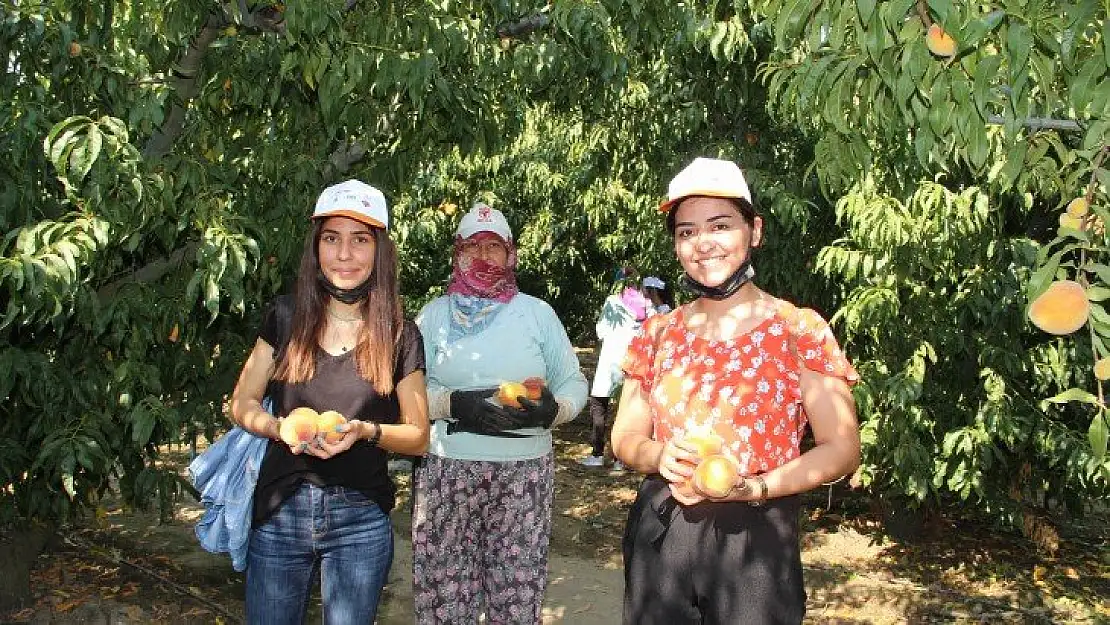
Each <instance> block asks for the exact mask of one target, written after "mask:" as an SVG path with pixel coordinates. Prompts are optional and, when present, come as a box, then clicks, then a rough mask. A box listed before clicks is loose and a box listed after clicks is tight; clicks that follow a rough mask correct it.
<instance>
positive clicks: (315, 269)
mask: <svg viewBox="0 0 1110 625" xmlns="http://www.w3.org/2000/svg"><path fill="white" fill-rule="evenodd" d="M312 217H313V227H312V231H311V232H310V234H309V237H308V239H307V241H306V243H305V249H304V254H303V256H302V258H301V266H300V271H299V274H298V277H297V284H296V288H295V292H294V295H293V296H292V297H290V296H283V297H279V298H277V299H276V300H274V302H272V303H271V305H270V307H269V308H268V309H267V311H266V314H265V317H264V319H263V322H262V328H261V330H260V332H259V338H258V340H257V342H256V343H255V346H254V349H253V350H252V352H251V354H250V357H249V358H248V359H247V362H246V364H245V365H244V366H243V371H242V373H241V374H240V376H239V382H238V384H236V387H235V391H234V393H233V395H232V399H231V414H232V418H233V419H234V421H235V422H236V423H237V424H238V425H240V426H241V427H243V428H244V429H246V430H249V431H251V432H253V433H255V434H257V435H259V436H265V437H268V438H270V439H273V440H272V441H271V443H270V445H269V448H268V450H267V452H266V457H265V459H264V460H263V462H262V466H261V468H260V470H259V475H258V482H257V485H256V487H255V491H254V518H253V527H252V530H251V538H250V545H249V548H248V553H247V588H246V604H247V606H246V607H247V620H248V622H250V623H265V624H266V625H274V624H282V623H301V622H303V620H304V616H305V612H306V609H307V606H308V598H309V593H310V591H311V588H312V584H313V581H314V578H315V576H316V575H317V573H319V575H320V588H321V595H322V599H323V608H324V622H327V623H372V622H373V621H374V616H375V614H376V612H377V605H378V600H379V598H380V596H381V590H382V587H383V586H384V585H385V581H386V578H387V575H388V572H389V566H390V563H391V562H392V558H393V530H392V526H391V525H390V522H389V511H390V510H391V509H392V508H393V503H394V493H395V488H394V485H393V483H392V480H391V479H390V477H389V474H388V472H387V470H386V450H389V451H395V452H398V453H402V454H409V455H421V454H423V453H424V452H425V451H426V449H427V446H428V411H427V396H426V393H425V387H424V348H423V341H422V339H421V336H420V331H419V330H418V329H417V327H416V325H415V324H413V323H412V322H410V321H405V320H404V319H403V318H402V316H401V306H400V301H399V296H398V289H397V261H396V250H395V248H394V246H393V243H392V241H391V240H390V239H389V235H388V232H387V228H388V223H389V222H388V212H387V208H386V204H385V198H384V197H383V196H382V194H381V192H380V191H378V190H377V189H375V188H373V187H371V186H369V185H366V184H363V183H361V182H359V181H357V180H349V181H347V182H344V183H340V184H337V185H334V186H332V187H328V188H327V189H325V190H324V192H323V193H322V194H321V195H320V197H319V199H318V200H317V202H316V209H315V212H314V213H313V216H312ZM264 396H267V397H269V398H270V399H271V400H272V402H273V407H272V408H273V414H274V415H277V417H275V416H272V415H271V414H269V413H268V412H266V411H265V410H264V409H263V408H262V399H263V397H264ZM299 407H307V408H312V409H313V410H315V411H317V412H324V411H327V410H334V411H337V412H339V413H340V414H342V415H343V416H344V417H346V418H347V419H348V422H347V423H346V424H344V425H341V426H338V427H337V428H336V433H339V434H342V436H341V437H340V438H339V439H338V440H336V441H335V442H328V441H327V440H325V439H324V436H323V434H324V433H320V434H319V435H318V436H317V437H316V439H315V440H314V441H313V442H312V443H310V444H308V445H307V446H305V445H302V444H300V443H298V444H296V445H292V446H291V445H287V444H286V443H284V442H282V441H281V438H280V419H279V417H284V416H285V415H288V414H289V412H290V411H292V410H293V409H295V408H299Z"/></svg>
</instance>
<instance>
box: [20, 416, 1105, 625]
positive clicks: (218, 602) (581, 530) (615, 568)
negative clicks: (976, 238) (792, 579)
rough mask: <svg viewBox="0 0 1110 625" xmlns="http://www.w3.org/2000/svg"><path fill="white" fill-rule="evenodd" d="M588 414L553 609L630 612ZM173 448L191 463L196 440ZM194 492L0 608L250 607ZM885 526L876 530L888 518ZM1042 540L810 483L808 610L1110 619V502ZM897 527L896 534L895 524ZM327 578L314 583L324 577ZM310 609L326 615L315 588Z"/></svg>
mask: <svg viewBox="0 0 1110 625" xmlns="http://www.w3.org/2000/svg"><path fill="white" fill-rule="evenodd" d="M586 419H587V416H586V415H585V414H583V415H582V416H581V417H580V418H579V419H578V420H577V421H574V422H572V423H569V424H566V425H564V426H561V427H560V428H559V429H557V430H556V434H557V436H556V450H555V453H556V478H555V483H556V493H555V508H554V517H555V518H554V524H553V526H554V529H553V533H552V539H551V558H550V580H551V581H550V586H549V589H548V593H547V596H546V602H545V609H544V622H545V623H568V624H573V625H610V624H613V623H619V622H620V609H621V593H622V591H623V583H624V581H623V576H622V570H621V556H620V541H621V533H622V531H623V527H624V522H625V517H626V514H627V510H628V506H629V504H630V503H631V502H632V500H633V498H634V497H635V493H636V487H637V485H638V483H639V479H640V478H639V477H638V476H637V475H635V474H631V473H611V472H610V471H609V469H608V468H606V469H596V468H593V469H591V468H586V467H582V466H579V465H578V464H577V463H576V462H575V460H576V459H578V458H580V457H582V456H583V455H584V454H585V453H587V451H588V449H589V447H588V444H587V443H586V441H587V439H588V436H589V426H588V424H587V423H586ZM166 452H167V453H165V454H164V457H165V461H166V462H169V463H172V465H173V466H175V467H179V468H180V469H181V470H182V471H184V468H185V466H186V465H187V464H188V460H189V458H188V450H187V449H169V450H166ZM410 477H411V476H410V474H408V473H407V472H404V471H401V472H399V473H398V474H396V478H397V480H398V483H399V486H400V492H399V497H398V505H397V509H396V510H395V512H394V515H393V523H394V527H395V529H396V536H397V543H396V556H395V559H394V563H393V568H392V570H391V572H390V579H389V584H388V586H387V587H386V591H385V596H384V598H383V603H382V608H381V612H380V614H379V619H378V623H381V624H383V625H400V624H410V623H412V622H413V613H412V584H411V570H412V569H411V563H412V555H411V545H410V541H409V528H410V512H409V511H410V504H411V497H410V490H409V485H410ZM200 515H201V508H200V506H199V504H197V503H196V502H193V501H191V500H187V501H184V502H182V503H181V504H180V505H179V506H178V507H177V509H176V510H175V514H174V518H173V519H172V520H170V521H169V522H166V523H159V522H158V519H157V515H156V514H155V513H154V512H152V511H151V512H147V511H138V510H130V509H124V508H122V507H119V506H118V505H117V506H109V507H108V508H107V510H106V514H103V515H100V516H98V517H97V518H93V519H90V520H89V522H88V523H86V524H83V525H81V526H74V527H67V528H65V529H63V530H62V531H60V532H58V535H57V537H56V538H55V539H54V540H53V541H52V542H51V544H50V545H49V546H48V548H47V549H46V550H45V551H44V552H43V553H42V555H40V556H39V558H38V560H37V561H36V563H35V567H34V569H33V571H32V582H31V583H32V588H33V597H32V598H31V599H30V600H29V603H28V604H27V605H26V606H25V607H23V608H21V609H18V610H14V611H12V612H9V613H7V614H0V623H35V624H40V623H41V624H46V623H52V624H63V623H65V624H69V623H82V624H84V623H111V624H113V625H117V624H124V623H170V624H178V623H181V624H185V623H196V624H202V623H203V624H209V623H237V622H241V620H242V614H243V600H242V599H243V575H241V574H237V573H235V572H234V571H233V570H232V568H231V561H230V559H229V558H227V557H226V556H223V555H214V554H209V553H207V552H205V551H203V550H201V548H200V547H199V545H198V544H197V541H196V538H195V536H194V534H193V524H194V523H195V521H196V520H197V519H198V518H199V517H200ZM884 520H885V521H886V524H885V527H886V529H887V534H886V535H884V534H883V533H882V532H881V528H882V527H884V525H883V521H884ZM1053 520H1054V521H1055V522H1056V523H1057V526H1058V528H1059V530H1060V539H1061V541H1060V548H1059V550H1058V551H1057V552H1056V553H1055V554H1053V555H1048V554H1045V553H1043V552H1041V551H1039V550H1038V548H1037V547H1036V546H1035V545H1034V544H1033V543H1031V542H1029V541H1027V540H1025V539H1024V538H1022V537H1021V536H1020V535H1018V534H1007V533H1004V532H1000V531H998V530H997V529H996V528H992V527H987V526H983V525H980V524H977V523H976V522H974V521H970V520H967V519H962V518H956V517H954V516H949V517H946V518H940V517H935V518H921V516H920V515H916V514H914V513H912V512H911V513H907V512H906V511H905V510H904V509H897V507H891V506H883V505H878V504H877V503H876V502H874V501H869V500H868V499H867V498H866V497H865V496H864V494H862V493H855V492H852V491H850V490H849V489H848V488H847V487H845V486H844V485H843V483H841V484H838V485H835V486H833V487H831V488H823V489H819V490H816V491H813V492H811V493H809V494H808V495H806V506H805V508H804V510H803V513H802V518H801V523H802V526H803V529H804V539H803V562H804V564H805V576H806V583H807V590H808V593H809V600H808V615H807V619H806V620H807V622H810V623H845V624H846V623H869V624H887V623H926V622H930V623H931V622H942V623H1110V513H1108V512H1107V511H1106V509H1105V508H1104V507H1101V508H1098V509H1097V510H1093V511H1092V512H1090V513H1088V514H1087V515H1085V517H1084V518H1082V519H1074V518H1071V519H1062V518H1059V519H1053ZM891 533H892V534H894V536H891V535H890V534H891ZM317 592H318V591H317ZM313 601H314V603H313V605H312V607H311V608H310V619H309V622H319V620H320V619H319V606H318V601H319V598H318V594H317V595H316V596H315V597H314V600H313Z"/></svg>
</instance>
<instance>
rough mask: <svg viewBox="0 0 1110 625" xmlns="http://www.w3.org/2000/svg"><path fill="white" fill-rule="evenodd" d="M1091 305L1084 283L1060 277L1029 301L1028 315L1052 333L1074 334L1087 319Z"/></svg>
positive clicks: (1031, 319)
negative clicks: (1030, 302) (1031, 301)
mask: <svg viewBox="0 0 1110 625" xmlns="http://www.w3.org/2000/svg"><path fill="white" fill-rule="evenodd" d="M1090 313H1091V305H1090V303H1089V302H1088V301H1087V291H1086V290H1085V289H1084V288H1083V285H1081V284H1079V283H1078V282H1075V281H1073V280H1057V281H1056V282H1053V283H1052V284H1050V285H1049V287H1048V289H1047V290H1046V291H1045V292H1044V293H1041V294H1040V295H1039V296H1038V297H1037V299H1035V300H1033V303H1032V304H1030V305H1029V319H1030V321H1032V322H1033V324H1034V325H1036V326H1037V327H1038V328H1040V329H1042V330H1044V331H1045V332H1048V333H1049V334H1056V335H1064V334H1071V333H1072V332H1075V331H1076V330H1078V329H1079V328H1082V327H1083V325H1084V324H1086V323H1087V317H1088V316H1089V315H1090Z"/></svg>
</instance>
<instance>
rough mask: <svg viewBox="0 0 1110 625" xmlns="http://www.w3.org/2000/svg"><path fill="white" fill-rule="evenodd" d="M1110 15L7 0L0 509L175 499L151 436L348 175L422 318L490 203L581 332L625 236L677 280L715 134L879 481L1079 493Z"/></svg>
mask: <svg viewBox="0 0 1110 625" xmlns="http://www.w3.org/2000/svg"><path fill="white" fill-rule="evenodd" d="M933 23H936V24H938V25H941V26H943V28H944V29H945V30H946V31H948V32H949V33H951V34H952V36H953V37H954V38H955V40H956V41H957V43H958V50H957V52H956V54H955V55H954V56H952V57H951V58H948V57H941V56H938V55H935V54H932V53H930V51H929V49H928V47H927V45H926V40H925V37H926V34H925V33H926V29H927V27H928V26H929V25H931V24H933ZM1108 32H1110V15H1108V9H1107V6H1106V5H1105V3H1101V4H1100V3H1098V2H1050V1H1048V0H998V1H995V2H966V3H952V2H946V1H943V0H929V1H925V0H890V1H871V0H782V1H778V0H752V1H745V0H736V1H735V2H723V1H721V2H714V1H710V2H705V3H693V4H684V3H672V2H662V1H655V0H646V1H633V0H629V1H624V0H601V1H598V0H557V1H554V2H551V3H549V4H544V3H542V2H541V3H535V4H532V3H525V2H517V1H515V0H513V1H509V0H493V1H472V2H468V1H465V0H464V1H459V2H455V1H451V0H442V1H439V2H404V1H388V0H381V1H378V2H365V1H358V0H347V1H345V2H337V1H328V2H315V3H299V2H298V3H290V4H288V5H283V4H271V3H261V4H255V5H248V4H247V3H245V2H226V3H220V2H214V1H208V0H174V1H170V2H165V3H162V2H159V3H153V2H149V1H148V0H137V1H135V2H131V3H117V2H112V1H109V2H100V3H89V2H81V1H77V0H51V1H49V2H45V3H34V4H31V3H25V2H14V1H13V2H5V3H4V4H2V5H0V56H2V57H3V58H4V59H5V61H6V62H5V64H4V65H3V67H2V72H3V73H2V74H0V91H2V96H3V97H2V98H0V149H2V150H3V152H4V153H5V154H6V155H8V157H7V158H5V159H3V160H0V209H2V210H0V231H2V232H4V233H5V238H4V239H3V243H2V246H0V255H2V256H0V315H2V318H0V397H2V398H3V401H2V403H0V486H2V488H0V504H2V505H0V522H2V523H15V522H21V521H26V520H29V519H46V520H54V521H59V520H65V519H67V518H69V517H70V516H72V515H74V514H80V513H83V512H87V511H95V510H97V509H98V502H99V497H100V495H101V494H102V493H103V492H104V490H105V489H106V488H108V487H109V486H110V485H111V484H113V483H118V484H119V485H120V487H121V488H122V490H123V492H124V494H125V496H127V497H128V498H129V500H130V501H132V502H134V503H135V504H150V503H157V504H159V505H160V506H161V509H162V510H164V511H168V510H169V505H170V503H171V502H172V501H173V499H174V498H175V497H177V496H180V495H181V493H182V492H183V489H184V488H186V485H185V484H183V483H182V482H181V481H180V478H178V477H177V476H176V475H175V474H174V473H173V472H172V471H168V470H164V469H162V468H160V467H159V464H158V462H157V460H158V453H159V452H158V446H159V445H161V444H163V443H167V442H181V441H186V442H187V441H191V440H193V439H194V437H195V436H196V435H197V434H198V433H205V434H206V435H209V436H211V435H214V434H216V433H217V432H219V431H222V430H223V429H224V428H226V421H225V418H224V417H223V414H222V413H223V400H224V397H225V396H226V394H227V393H228V392H229V391H230V388H231V386H232V384H233V383H234V380H235V377H236V374H237V371H238V368H239V366H240V364H241V361H242V358H243V356H244V354H245V352H246V350H247V349H248V348H249V346H250V345H251V344H252V342H253V340H254V328H255V325H256V323H257V316H258V314H259V310H260V308H261V306H262V305H263V304H264V303H265V302H266V301H267V300H268V299H269V298H271V297H272V296H273V295H274V294H275V293H278V292H281V291H282V290H284V289H285V288H287V286H288V284H289V281H290V279H291V276H292V272H293V271H294V268H295V266H296V263H297V258H298V255H299V253H300V250H301V246H302V240H303V236H304V234H305V232H306V228H307V220H306V215H307V213H308V210H309V209H310V207H311V205H312V202H313V200H314V197H315V195H316V194H317V193H318V192H319V190H320V189H322V188H323V186H325V185H326V184H329V183H332V182H335V181H338V180H340V179H343V178H347V177H358V178H360V179H363V180H366V181H370V182H372V183H374V184H376V185H378V186H379V187H381V188H382V189H383V190H384V191H385V192H386V194H387V196H388V197H389V198H390V199H391V201H392V204H393V210H394V216H395V221H396V223H397V226H396V228H395V229H394V233H393V234H394V236H395V237H396V239H397V241H398V242H399V244H400V249H401V253H402V276H403V282H404V295H405V297H406V308H407V310H408V312H409V313H410V314H412V313H415V311H417V310H418V309H419V307H420V305H421V304H422V303H423V302H425V301H427V300H428V299H429V298H430V297H432V296H434V295H436V294H437V293H439V292H440V291H441V289H442V287H443V285H444V282H445V280H446V278H447V275H448V272H449V267H448V249H449V245H450V240H451V235H452V233H453V229H454V226H455V224H456V222H457V219H458V217H459V216H460V215H461V213H462V212H463V211H464V210H465V209H466V208H467V207H468V206H469V205H470V203H471V202H473V201H474V200H475V199H479V198H481V199H484V200H486V201H487V202H490V203H491V204H492V205H494V206H496V207H499V208H501V209H502V210H504V211H505V212H506V213H507V214H508V217H509V219H510V222H511V224H512V226H513V228H514V231H515V232H516V233H517V238H518V242H519V245H520V256H521V284H522V286H523V288H524V289H525V290H526V291H528V292H530V293H533V294H536V295H538V296H540V297H543V298H545V299H547V300H548V301H550V302H551V303H552V305H553V306H554V307H555V309H556V311H557V312H558V313H559V314H560V316H561V317H562V319H563V320H564V322H565V324H566V325H567V327H568V330H569V331H570V332H571V334H572V336H573V337H574V338H575V339H576V340H578V341H582V342H588V341H590V340H592V337H591V336H590V333H591V328H592V325H593V321H594V315H595V314H596V311H597V310H598V309H599V308H600V304H601V301H602V299H603V298H604V296H605V295H606V291H607V289H608V286H609V277H610V276H611V275H612V272H613V270H614V269H615V268H616V267H617V266H620V265H621V264H624V263H626V262H629V261H632V262H634V263H635V264H637V265H639V266H640V267H641V269H642V271H643V272H644V273H656V274H659V275H662V276H663V277H664V278H665V279H669V281H672V282H673V280H674V279H675V278H676V277H677V271H678V269H677V266H676V263H675V261H674V259H673V253H672V250H671V246H670V241H669V240H668V237H667V235H666V233H665V232H664V231H663V225H662V223H661V218H660V216H659V214H658V213H657V211H656V210H655V206H656V204H657V203H658V201H659V199H660V198H661V196H662V195H663V194H664V191H665V189H666V183H667V180H668V179H669V178H670V176H671V175H672V174H673V172H676V171H677V170H678V169H679V168H680V167H682V166H683V165H684V164H685V163H687V162H688V161H689V160H690V159H692V158H693V157H694V156H696V155H709V156H721V157H725V158H732V159H735V160H737V161H738V162H740V163H741V164H742V166H743V167H744V168H745V171H746V173H747V174H748V175H749V178H750V181H751V182H752V184H753V187H754V189H755V192H756V196H757V203H758V204H759V206H760V209H761V210H762V211H763V212H764V214H765V216H766V218H767V220H768V237H767V239H768V244H767V245H766V247H765V248H764V249H762V250H761V251H760V253H759V256H758V260H757V266H758V271H759V281H760V283H761V284H762V285H763V286H764V287H765V288H767V289H768V290H770V291H772V292H774V293H776V294H779V295H781V296H784V297H788V298H790V299H792V300H794V301H797V302H799V303H802V304H805V305H808V306H812V307H814V308H816V309H817V310H819V311H820V312H822V313H823V314H825V315H826V316H827V317H829V318H831V319H832V320H833V321H834V326H835V328H836V330H837V333H838V335H839V336H840V338H841V340H842V342H843V343H844V344H845V346H846V347H847V349H848V351H849V353H850V355H851V357H852V358H853V361H854V362H855V363H856V365H857V367H858V368H859V369H860V371H861V373H863V375H864V383H863V384H861V385H860V386H859V387H858V388H857V391H856V396H857V401H858V403H859V409H860V418H861V422H862V423H863V426H862V427H863V432H864V442H865V465H864V468H863V470H862V471H861V473H860V474H859V476H858V480H859V481H860V483H861V484H862V485H863V486H864V487H866V488H868V489H870V491H871V493H872V494H873V495H874V497H875V500H876V501H877V502H879V503H880V505H884V506H888V507H890V508H891V509H911V510H912V509H914V508H917V507H922V506H924V507H929V508H943V507H945V506H948V505H959V506H961V507H964V508H967V509H972V510H976V511H978V512H979V513H981V514H982V515H984V516H985V517H986V518H989V519H992V520H994V521H996V522H999V523H1001V524H1010V525H1016V526H1018V527H1023V528H1024V529H1025V530H1026V531H1027V533H1032V530H1031V529H1030V528H1031V527H1034V526H1035V525H1036V524H1035V523H1034V524H1033V525H1030V519H1031V518H1034V519H1035V518H1039V516H1043V515H1042V513H1043V512H1044V510H1045V509H1046V508H1048V509H1062V510H1063V509H1066V510H1067V511H1069V512H1071V513H1074V514H1079V513H1082V511H1083V510H1084V507H1085V506H1086V505H1088V504H1089V503H1090V502H1097V501H1104V500H1105V498H1106V496H1107V494H1108V481H1110V464H1108V460H1107V457H1106V455H1105V453H1104V452H1105V445H1106V443H1105V441H1106V421H1105V408H1104V406H1103V405H1102V399H1101V398H1102V393H1101V389H1100V387H1099V384H1100V383H1099V382H1098V381H1097V380H1095V379H1094V377H1093V375H1092V373H1091V367H1092V365H1093V363H1094V361H1095V360H1096V359H1097V358H1101V357H1105V356H1107V355H1108V351H1107V349H1106V347H1105V346H1104V344H1103V341H1104V337H1106V336H1110V316H1107V315H1106V313H1105V312H1104V311H1103V310H1102V308H1101V305H1100V304H1099V301H1100V300H1101V299H1103V298H1104V296H1105V295H1106V294H1110V292H1106V291H1099V290H1097V289H1100V288H1102V289H1104V288H1105V283H1106V278H1107V277H1110V268H1108V267H1107V265H1105V264H1103V263H1104V262H1105V260H1104V258H1103V256H1104V254H1105V250H1106V247H1105V238H1104V220H1106V219H1110V214H1107V204H1106V193H1107V187H1108V186H1110V176H1108V174H1107V173H1106V169H1105V168H1103V167H1101V165H1100V164H1101V162H1102V161H1101V158H1103V156H1102V155H1104V154H1105V153H1106V149H1107V148H1106V146H1107V142H1108V141H1107V133H1108V130H1110V121H1108V120H1110V81H1108V80H1107V79H1106V78H1107V76H1106V74H1107V71H1108V68H1110V38H1108ZM1079 195H1083V196H1085V197H1087V198H1088V199H1089V200H1090V203H1091V205H1092V207H1093V212H1092V213H1091V217H1090V218H1089V219H1087V221H1085V222H1083V224H1082V225H1081V227H1079V228H1058V227H1057V226H1058V223H1059V222H1058V214H1059V212H1060V210H1061V209H1062V207H1063V206H1064V205H1065V204H1066V203H1067V202H1068V200H1070V199H1071V198H1073V197H1076V196H1079ZM1064 277H1070V278H1075V279H1079V280H1081V281H1082V282H1083V284H1084V286H1086V287H1089V294H1090V296H1091V299H1092V301H1093V305H1092V312H1091V315H1092V317H1091V323H1090V324H1088V326H1087V327H1086V328H1085V329H1084V331H1083V332H1081V333H1079V334H1078V335H1075V336H1073V337H1067V338H1054V337H1051V336H1050V335H1047V334H1045V333H1043V332H1040V331H1039V330H1037V329H1036V328H1034V327H1032V326H1031V325H1030V324H1028V323H1027V321H1026V316H1025V308H1026V305H1027V302H1028V301H1029V300H1030V299H1031V298H1032V297H1035V296H1036V295H1037V294H1039V293H1040V292H1042V291H1043V290H1044V289H1045V288H1046V287H1047V285H1048V283H1049V282H1050V281H1051V280H1052V279H1056V278H1064ZM1069 389H1071V390H1070V391H1069ZM1060 393H1064V394H1063V395H1060ZM1054 396H1055V401H1048V402H1046V401H1044V399H1045V398H1048V397H1054ZM1069 400H1075V401H1069Z"/></svg>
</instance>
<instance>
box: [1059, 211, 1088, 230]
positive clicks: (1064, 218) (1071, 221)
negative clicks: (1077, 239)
mask: <svg viewBox="0 0 1110 625" xmlns="http://www.w3.org/2000/svg"><path fill="white" fill-rule="evenodd" d="M1057 221H1059V222H1060V227H1061V228H1071V229H1072V230H1083V221H1084V220H1083V218H1082V217H1076V216H1074V215H1072V214H1071V213H1060V217H1059V218H1058V219H1057Z"/></svg>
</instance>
